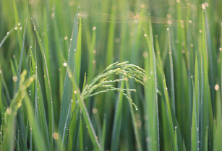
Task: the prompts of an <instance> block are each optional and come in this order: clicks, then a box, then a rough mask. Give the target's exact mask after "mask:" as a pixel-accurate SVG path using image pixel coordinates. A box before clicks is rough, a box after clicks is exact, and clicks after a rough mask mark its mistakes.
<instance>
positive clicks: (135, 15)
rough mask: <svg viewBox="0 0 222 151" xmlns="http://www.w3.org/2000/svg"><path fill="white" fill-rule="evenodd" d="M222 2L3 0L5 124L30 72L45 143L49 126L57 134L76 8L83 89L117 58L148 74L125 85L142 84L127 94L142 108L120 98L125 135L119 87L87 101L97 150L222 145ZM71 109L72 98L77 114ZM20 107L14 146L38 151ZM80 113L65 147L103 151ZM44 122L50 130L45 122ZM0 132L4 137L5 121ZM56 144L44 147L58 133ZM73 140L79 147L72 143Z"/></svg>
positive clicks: (0, 37)
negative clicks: (20, 83)
mask: <svg viewBox="0 0 222 151" xmlns="http://www.w3.org/2000/svg"><path fill="white" fill-rule="evenodd" d="M221 8H222V1H220V0H206V1H204V0H192V1H190V0H94V1H91V0H75V1H71V0H62V1H60V0H46V1H44V0H29V1H28V0H0V41H1V43H0V101H1V106H0V109H1V111H0V112H1V115H0V116H1V119H2V120H1V125H3V124H4V114H7V109H8V107H9V106H10V104H11V100H12V99H13V98H14V97H15V94H16V92H17V89H18V85H17V80H18V79H19V77H18V75H19V74H20V72H21V71H23V70H27V72H28V74H27V75H26V79H27V78H29V77H31V76H32V75H35V74H36V73H37V75H38V77H37V80H36V81H38V82H34V83H33V84H32V85H31V86H30V87H28V88H27V93H28V95H29V99H30V101H31V105H32V106H33V109H32V112H33V113H35V117H36V114H37V111H35V109H34V108H35V100H36V99H35V97H37V96H39V95H36V94H35V93H37V91H36V90H35V87H39V89H41V93H42V94H41V95H42V97H41V98H42V100H43V106H44V110H43V109H41V110H40V111H42V112H40V113H38V114H43V111H44V114H45V119H46V125H47V126H46V127H48V131H49V134H48V135H49V136H48V138H49V140H51V138H52V135H53V134H54V133H53V130H54V132H55V133H57V132H58V129H59V120H60V116H61V114H60V113H61V106H62V100H63V99H62V98H63V96H64V95H66V94H67V93H68V92H67V93H66V92H65V91H64V89H65V88H64V87H65V85H64V81H65V77H66V70H67V68H66V65H67V64H66V63H68V54H69V48H70V45H71V43H72V41H74V40H77V39H72V32H73V26H74V23H76V21H77V20H75V15H76V14H78V42H77V48H76V49H77V51H76V55H75V58H70V59H71V60H72V59H73V61H75V72H76V73H75V80H76V82H77V84H78V86H79V88H80V91H81V92H82V88H83V83H84V77H85V82H86V83H89V82H90V81H91V80H92V79H93V78H94V77H95V76H96V75H97V74H99V73H100V72H101V71H103V70H104V69H105V68H106V67H107V66H108V65H110V64H112V63H114V62H116V61H119V62H122V61H129V63H130V64H135V65H138V66H139V67H141V68H144V69H145V70H146V73H147V77H146V79H145V80H144V82H145V83H146V84H145V85H146V88H145V87H144V86H143V85H141V84H139V83H136V82H134V81H133V80H129V81H128V82H127V83H129V87H130V88H134V89H136V90H137V92H134V93H132V94H131V95H130V96H131V97H132V100H133V102H134V103H135V104H136V106H137V107H138V110H135V109H134V108H132V107H130V105H129V102H128V101H127V99H126V98H124V97H123V98H122V99H123V102H122V103H123V104H122V109H121V115H120V117H121V120H120V123H119V125H120V131H119V132H118V131H117V132H116V131H114V130H115V129H114V128H115V125H116V123H115V122H114V121H115V118H116V116H117V115H116V114H115V112H116V110H117V106H118V105H117V104H118V100H119V97H118V96H119V94H118V92H114V91H112V92H107V93H103V94H99V95H96V96H93V97H90V98H88V99H86V100H85V105H86V108H87V111H88V113H89V116H90V119H91V121H90V122H91V124H92V126H93V128H94V130H95V132H96V136H98V138H97V139H98V141H99V143H100V145H101V150H127V151H128V150H132V151H133V150H150V151H155V150H163V151H167V150H218V151H219V150H221V149H222V144H221V143H220V140H221V139H222V131H221V124H220V123H221V95H222V91H221V87H222V80H221V78H222V77H221V72H222V69H221V67H222V66H221V59H222V55H221V51H222V46H221V45H222V44H221V43H222V39H221V28H222V24H221V22H222V9H221ZM77 11H78V12H77ZM26 18H27V27H26V30H25V21H26ZM80 20H81V21H80ZM80 27H81V28H80ZM36 31H37V32H36ZM74 32H77V30H74ZM24 33H25V34H24ZM37 33H38V34H39V35H38V36H37ZM24 35H25V36H24ZM24 37H25V39H24ZM23 44H24V47H23ZM23 50H24V51H23ZM42 50H43V51H44V55H43V54H42ZM21 54H23V55H21ZM21 56H22V58H20V57H21ZM21 59H22V60H21ZM20 63H21V65H20ZM34 63H36V68H37V66H38V68H37V69H35V66H34ZM46 64H47V66H46ZM20 66H21V71H20V70H19V67H20ZM46 68H47V69H46ZM116 78H118V76H117V75H114V76H112V77H111V79H116ZM150 78H151V79H150ZM148 79H150V81H152V82H148V81H149V80H148ZM147 80H148V81H147ZM38 83H39V86H36V85H38ZM49 83H50V84H49ZM115 86H116V87H120V84H118V83H116V84H115ZM49 90H50V91H49ZM65 90H66V89H65ZM50 97H51V98H50ZM72 98H73V100H75V99H76V96H75V95H72ZM51 101H53V103H52V107H53V110H51V105H50V104H51ZM22 104H23V103H22ZM22 106H24V104H23V105H22ZM75 106H76V103H75V101H74V102H73V104H72V105H71V106H70V107H71V110H72V111H73V110H74V108H75ZM67 110H68V109H67ZM19 112H20V113H19ZM19 112H18V115H17V117H16V120H15V121H16V122H15V123H16V126H15V128H14V132H15V133H14V134H13V138H12V142H14V143H12V144H9V145H12V146H14V147H12V149H16V150H34V149H36V146H38V144H37V143H36V141H38V140H36V139H34V140H32V137H34V136H32V135H31V134H32V130H31V129H30V127H32V126H31V124H27V123H28V121H29V119H28V116H27V111H26V108H22V110H21V111H19ZM52 112H53V114H51V113H52ZM79 113H80V115H79ZM81 114H82V111H81V110H77V111H76V112H75V114H74V116H73V119H72V120H71V123H70V126H69V127H67V129H68V130H69V131H68V133H67V135H68V136H67V139H66V140H67V142H66V143H65V145H64V144H63V149H64V150H89V151H90V150H97V148H96V147H95V144H94V143H93V142H92V139H91V138H90V136H89V134H88V131H87V130H88V129H87V127H86V123H85V121H84V120H83V119H82V118H84V117H82V115H81ZM19 115H22V117H23V118H22V119H23V120H20V118H19ZM36 121H38V120H36ZM50 121H53V122H50ZM38 123H39V124H38V125H39V129H40V132H41V135H43V136H45V135H46V134H44V130H43V129H44V128H42V127H44V126H41V125H44V124H41V123H42V122H41V119H39V122H38ZM78 124H79V125H80V126H79V127H78ZM18 125H19V126H18ZM52 125H54V128H52V127H53V126H52ZM50 126H51V127H50ZM22 127H23V128H22ZM27 127H28V128H27ZM76 127H78V128H76ZM1 131H2V133H1V142H2V140H4V139H3V138H4V128H3V126H2V128H1ZM6 134H7V133H6ZM75 134H77V140H76V139H75V138H76V136H75ZM135 134H136V135H135ZM26 135H27V136H26ZM44 140H45V143H46V144H47V143H49V142H47V141H46V140H47V139H46V138H44ZM114 140H115V141H114ZM52 142H54V144H52ZM74 142H75V143H74ZM50 144H51V146H53V147H52V148H50V149H49V148H47V147H46V148H47V150H54V149H56V148H57V146H59V145H58V144H59V143H57V142H56V141H55V140H52V141H50ZM73 144H75V145H76V144H78V145H77V147H76V148H74V147H73ZM30 146H33V147H32V148H31V149H30ZM46 146H47V145H46ZM1 149H3V150H4V148H1ZM57 149H58V148H57ZM60 149H61V148H60ZM37 150H38V149H37Z"/></svg>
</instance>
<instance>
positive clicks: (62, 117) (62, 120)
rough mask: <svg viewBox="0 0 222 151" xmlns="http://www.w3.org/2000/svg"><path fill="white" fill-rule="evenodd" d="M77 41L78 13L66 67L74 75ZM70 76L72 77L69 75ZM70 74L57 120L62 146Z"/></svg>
mask: <svg viewBox="0 0 222 151" xmlns="http://www.w3.org/2000/svg"><path fill="white" fill-rule="evenodd" d="M77 39H78V12H77V13H76V16H75V23H74V27H73V33H72V41H71V45H70V49H69V56H68V66H69V68H70V69H71V73H74V70H75V60H73V59H74V58H75V51H76V49H77ZM71 76H72V75H71ZM69 77H70V74H69V73H68V71H67V72H66V78H65V83H64V90H63V98H62V107H61V115H60V120H59V135H60V136H61V139H62V144H63V143H64V141H65V131H66V129H67V119H69V116H70V115H69V114H70V113H69V112H68V111H69V110H70V109H69V108H71V106H70V102H71V100H72V94H73V86H72V83H71V80H70V78H69Z"/></svg>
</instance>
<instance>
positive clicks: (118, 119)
mask: <svg viewBox="0 0 222 151" xmlns="http://www.w3.org/2000/svg"><path fill="white" fill-rule="evenodd" d="M120 87H121V89H123V88H124V82H121V86H120ZM122 101H123V94H122V93H119V97H118V101H117V103H116V109H115V111H116V112H115V118H114V124H113V131H112V132H113V133H112V144H111V151H115V150H118V146H119V137H120V129H121V123H122V107H123V102H122Z"/></svg>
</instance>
